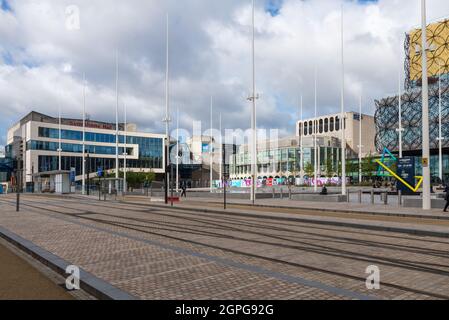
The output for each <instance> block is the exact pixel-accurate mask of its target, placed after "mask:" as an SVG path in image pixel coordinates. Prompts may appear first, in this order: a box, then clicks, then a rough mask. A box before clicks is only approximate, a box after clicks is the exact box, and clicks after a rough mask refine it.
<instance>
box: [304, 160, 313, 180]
mask: <svg viewBox="0 0 449 320" xmlns="http://www.w3.org/2000/svg"><path fill="white" fill-rule="evenodd" d="M304 172H305V174H306V175H307V176H308V177H309V178H311V177H313V175H314V174H315V168H314V167H313V164H311V163H310V162H307V163H306V166H305V168H304Z"/></svg>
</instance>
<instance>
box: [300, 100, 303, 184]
mask: <svg viewBox="0 0 449 320" xmlns="http://www.w3.org/2000/svg"><path fill="white" fill-rule="evenodd" d="M302 101H303V98H302V95H301V99H300V109H301V110H300V118H301V126H300V127H299V130H301V132H300V137H301V138H300V140H301V141H300V143H301V146H300V148H301V150H300V153H301V154H300V160H299V162H300V164H299V168H300V169H299V170H300V178H301V184H303V183H304V146H303V142H304V138H303V137H304V119H303V102H302Z"/></svg>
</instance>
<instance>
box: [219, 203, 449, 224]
mask: <svg viewBox="0 0 449 320" xmlns="http://www.w3.org/2000/svg"><path fill="white" fill-rule="evenodd" d="M286 200H287V199H286ZM211 202H212V203H215V204H217V203H218V204H221V203H222V202H217V201H211ZM228 205H237V206H247V207H256V208H272V209H288V210H309V211H317V212H318V211H319V212H328V213H350V214H360V215H367V216H384V217H399V218H415V219H430V220H447V221H449V216H447V217H445V216H435V215H431V216H427V215H421V214H417V215H412V214H406V213H389V212H377V211H360V210H349V209H328V208H308V207H290V206H279V205H272V204H256V205H254V206H253V205H252V204H248V203H241V202H240V203H239V202H229V203H228Z"/></svg>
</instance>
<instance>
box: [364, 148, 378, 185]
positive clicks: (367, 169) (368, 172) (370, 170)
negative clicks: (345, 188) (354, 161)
mask: <svg viewBox="0 0 449 320" xmlns="http://www.w3.org/2000/svg"><path fill="white" fill-rule="evenodd" d="M376 170H377V164H376V162H375V161H374V157H373V155H372V154H371V153H370V154H369V155H368V156H367V157H365V158H364V159H363V161H362V175H363V176H364V177H368V178H370V179H371V178H372V177H373V176H374V172H376Z"/></svg>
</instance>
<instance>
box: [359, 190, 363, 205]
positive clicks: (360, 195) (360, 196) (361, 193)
mask: <svg viewBox="0 0 449 320" xmlns="http://www.w3.org/2000/svg"><path fill="white" fill-rule="evenodd" d="M362 196H363V192H362V190H359V203H362Z"/></svg>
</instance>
